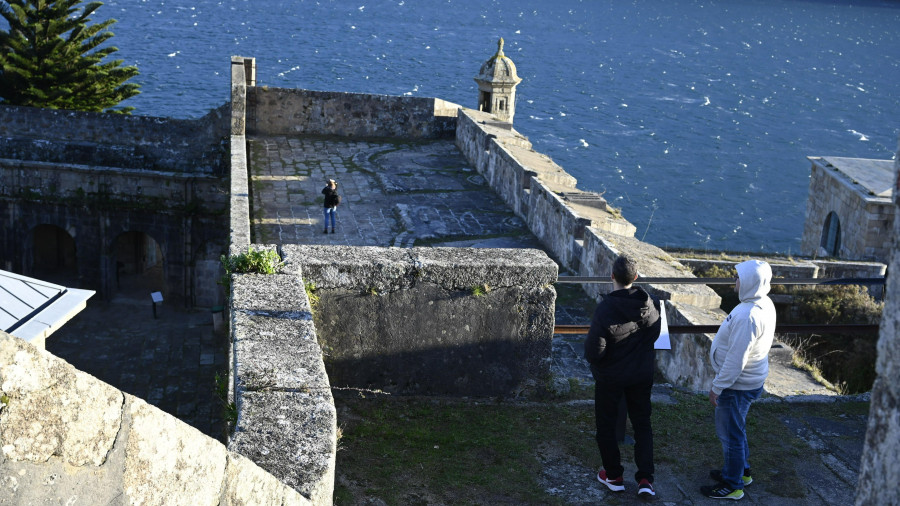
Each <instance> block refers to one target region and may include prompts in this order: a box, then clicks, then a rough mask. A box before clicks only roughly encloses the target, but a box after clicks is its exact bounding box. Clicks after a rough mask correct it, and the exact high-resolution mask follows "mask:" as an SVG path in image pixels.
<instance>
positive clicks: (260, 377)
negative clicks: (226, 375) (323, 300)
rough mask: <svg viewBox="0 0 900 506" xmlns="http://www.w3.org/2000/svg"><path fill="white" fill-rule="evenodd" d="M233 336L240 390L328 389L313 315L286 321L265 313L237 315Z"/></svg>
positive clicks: (242, 313) (236, 372) (241, 313)
mask: <svg viewBox="0 0 900 506" xmlns="http://www.w3.org/2000/svg"><path fill="white" fill-rule="evenodd" d="M233 335H234V340H235V343H234V364H235V374H236V375H237V378H238V385H237V387H238V388H239V389H241V390H245V391H254V390H266V389H272V388H277V389H290V390H298V391H308V390H327V389H328V388H329V384H328V377H327V375H326V373H325V366H324V364H323V362H322V351H321V349H320V348H319V343H318V342H317V341H316V332H315V328H314V327H313V322H312V317H311V315H307V317H306V318H305V319H285V318H277V317H272V316H268V315H266V314H265V313H253V312H249V313H245V312H236V314H235V316H234V332H233Z"/></svg>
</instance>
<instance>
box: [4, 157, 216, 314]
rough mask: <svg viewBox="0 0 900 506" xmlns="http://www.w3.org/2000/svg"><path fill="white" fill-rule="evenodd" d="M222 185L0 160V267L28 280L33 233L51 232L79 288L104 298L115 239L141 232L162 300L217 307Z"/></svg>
mask: <svg viewBox="0 0 900 506" xmlns="http://www.w3.org/2000/svg"><path fill="white" fill-rule="evenodd" d="M222 183H223V182H222V180H221V178H219V177H217V176H214V175H211V174H203V173H193V174H191V173H183V172H162V171H150V170H139V169H117V168H110V167H97V166H91V165H76V164H70V163H48V162H34V161H27V160H10V159H0V197H4V198H2V199H0V224H2V225H3V226H2V227H0V265H2V266H3V268H5V269H7V270H11V271H14V272H21V273H23V274H25V275H29V274H31V273H32V268H33V252H34V240H33V233H34V230H35V227H37V226H39V225H53V226H56V227H59V228H60V229H62V230H65V231H66V232H67V233H68V234H69V236H71V237H72V239H73V240H74V241H75V245H76V247H75V251H76V255H77V275H78V279H79V282H80V287H81V288H87V289H92V290H97V291H98V292H99V293H100V295H101V296H104V297H108V296H110V294H112V293H114V291H115V285H116V259H115V247H114V245H115V241H116V239H117V238H118V237H119V235H120V234H122V233H125V232H142V233H144V234H147V235H148V236H149V237H151V238H152V239H153V240H154V241H155V242H156V243H157V244H158V245H159V247H160V248H161V250H162V253H163V259H164V266H163V269H164V278H165V286H163V287H159V290H160V291H162V292H163V294H164V296H165V298H166V300H170V301H172V302H173V303H175V304H179V305H181V304H187V305H197V306H201V307H209V306H214V305H218V304H221V301H222V293H221V289H220V288H219V287H218V286H217V285H216V279H218V277H219V275H218V274H215V273H218V271H219V266H218V258H219V256H220V255H221V254H222V253H223V252H224V251H225V248H226V244H227V242H226V241H227V238H226V237H225V234H224V230H225V219H226V216H225V213H226V211H227V207H226V206H227V203H228V199H227V196H226V195H225V191H224V189H223V188H222ZM211 274H212V275H211Z"/></svg>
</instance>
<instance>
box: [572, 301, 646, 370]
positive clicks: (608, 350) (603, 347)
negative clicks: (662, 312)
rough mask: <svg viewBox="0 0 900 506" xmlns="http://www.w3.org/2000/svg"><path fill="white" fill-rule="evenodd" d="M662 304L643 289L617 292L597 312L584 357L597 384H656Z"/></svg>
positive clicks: (598, 306) (585, 343) (601, 303)
mask: <svg viewBox="0 0 900 506" xmlns="http://www.w3.org/2000/svg"><path fill="white" fill-rule="evenodd" d="M660 325H661V322H660V319H659V301H657V300H654V299H653V298H651V297H650V294H648V293H647V292H646V291H644V289H643V288H639V287H631V288H624V289H621V290H615V291H613V292H611V293H610V294H609V295H607V296H606V297H604V298H603V300H602V301H600V304H598V305H597V309H596V310H594V317H593V319H592V320H591V330H590V331H589V332H588V336H587V339H585V341H584V358H585V359H586V360H587V361H588V362H590V364H591V373H592V374H593V375H594V379H595V380H597V381H616V382H625V383H631V382H635V381H652V379H653V371H654V365H655V359H656V352H655V350H654V348H653V345H654V344H655V343H656V339H657V338H658V337H659V331H660Z"/></svg>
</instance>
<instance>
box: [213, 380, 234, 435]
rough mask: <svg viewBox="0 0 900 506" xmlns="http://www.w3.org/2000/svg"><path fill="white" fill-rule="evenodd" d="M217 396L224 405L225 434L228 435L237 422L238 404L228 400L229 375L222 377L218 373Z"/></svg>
mask: <svg viewBox="0 0 900 506" xmlns="http://www.w3.org/2000/svg"><path fill="white" fill-rule="evenodd" d="M215 382H216V397H217V398H218V399H219V402H220V403H221V405H222V418H223V419H224V420H225V436H226V438H227V437H228V435H229V434H231V431H232V430H233V429H234V424H235V423H237V406H236V405H235V404H234V403H233V402H228V381H227V377H222V376H220V375H219V373H216V378H215Z"/></svg>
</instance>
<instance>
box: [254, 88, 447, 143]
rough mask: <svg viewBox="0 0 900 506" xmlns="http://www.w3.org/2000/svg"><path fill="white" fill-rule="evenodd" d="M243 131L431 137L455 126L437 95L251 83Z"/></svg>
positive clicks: (359, 136)
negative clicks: (334, 90) (381, 92)
mask: <svg viewBox="0 0 900 506" xmlns="http://www.w3.org/2000/svg"><path fill="white" fill-rule="evenodd" d="M246 101H247V113H246V134H247V135H303V134H315V135H339V136H344V137H358V138H364V137H392V138H404V139H433V138H441V137H450V136H452V135H453V132H454V131H455V130H456V109H457V108H458V107H459V106H457V105H456V104H451V103H450V102H445V101H443V100H440V99H436V98H423V97H393V96H387V95H372V94H363V93H342V92H333V91H311V90H300V89H285V88H269V87H266V86H263V87H260V86H250V87H248V88H247V94H246Z"/></svg>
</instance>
